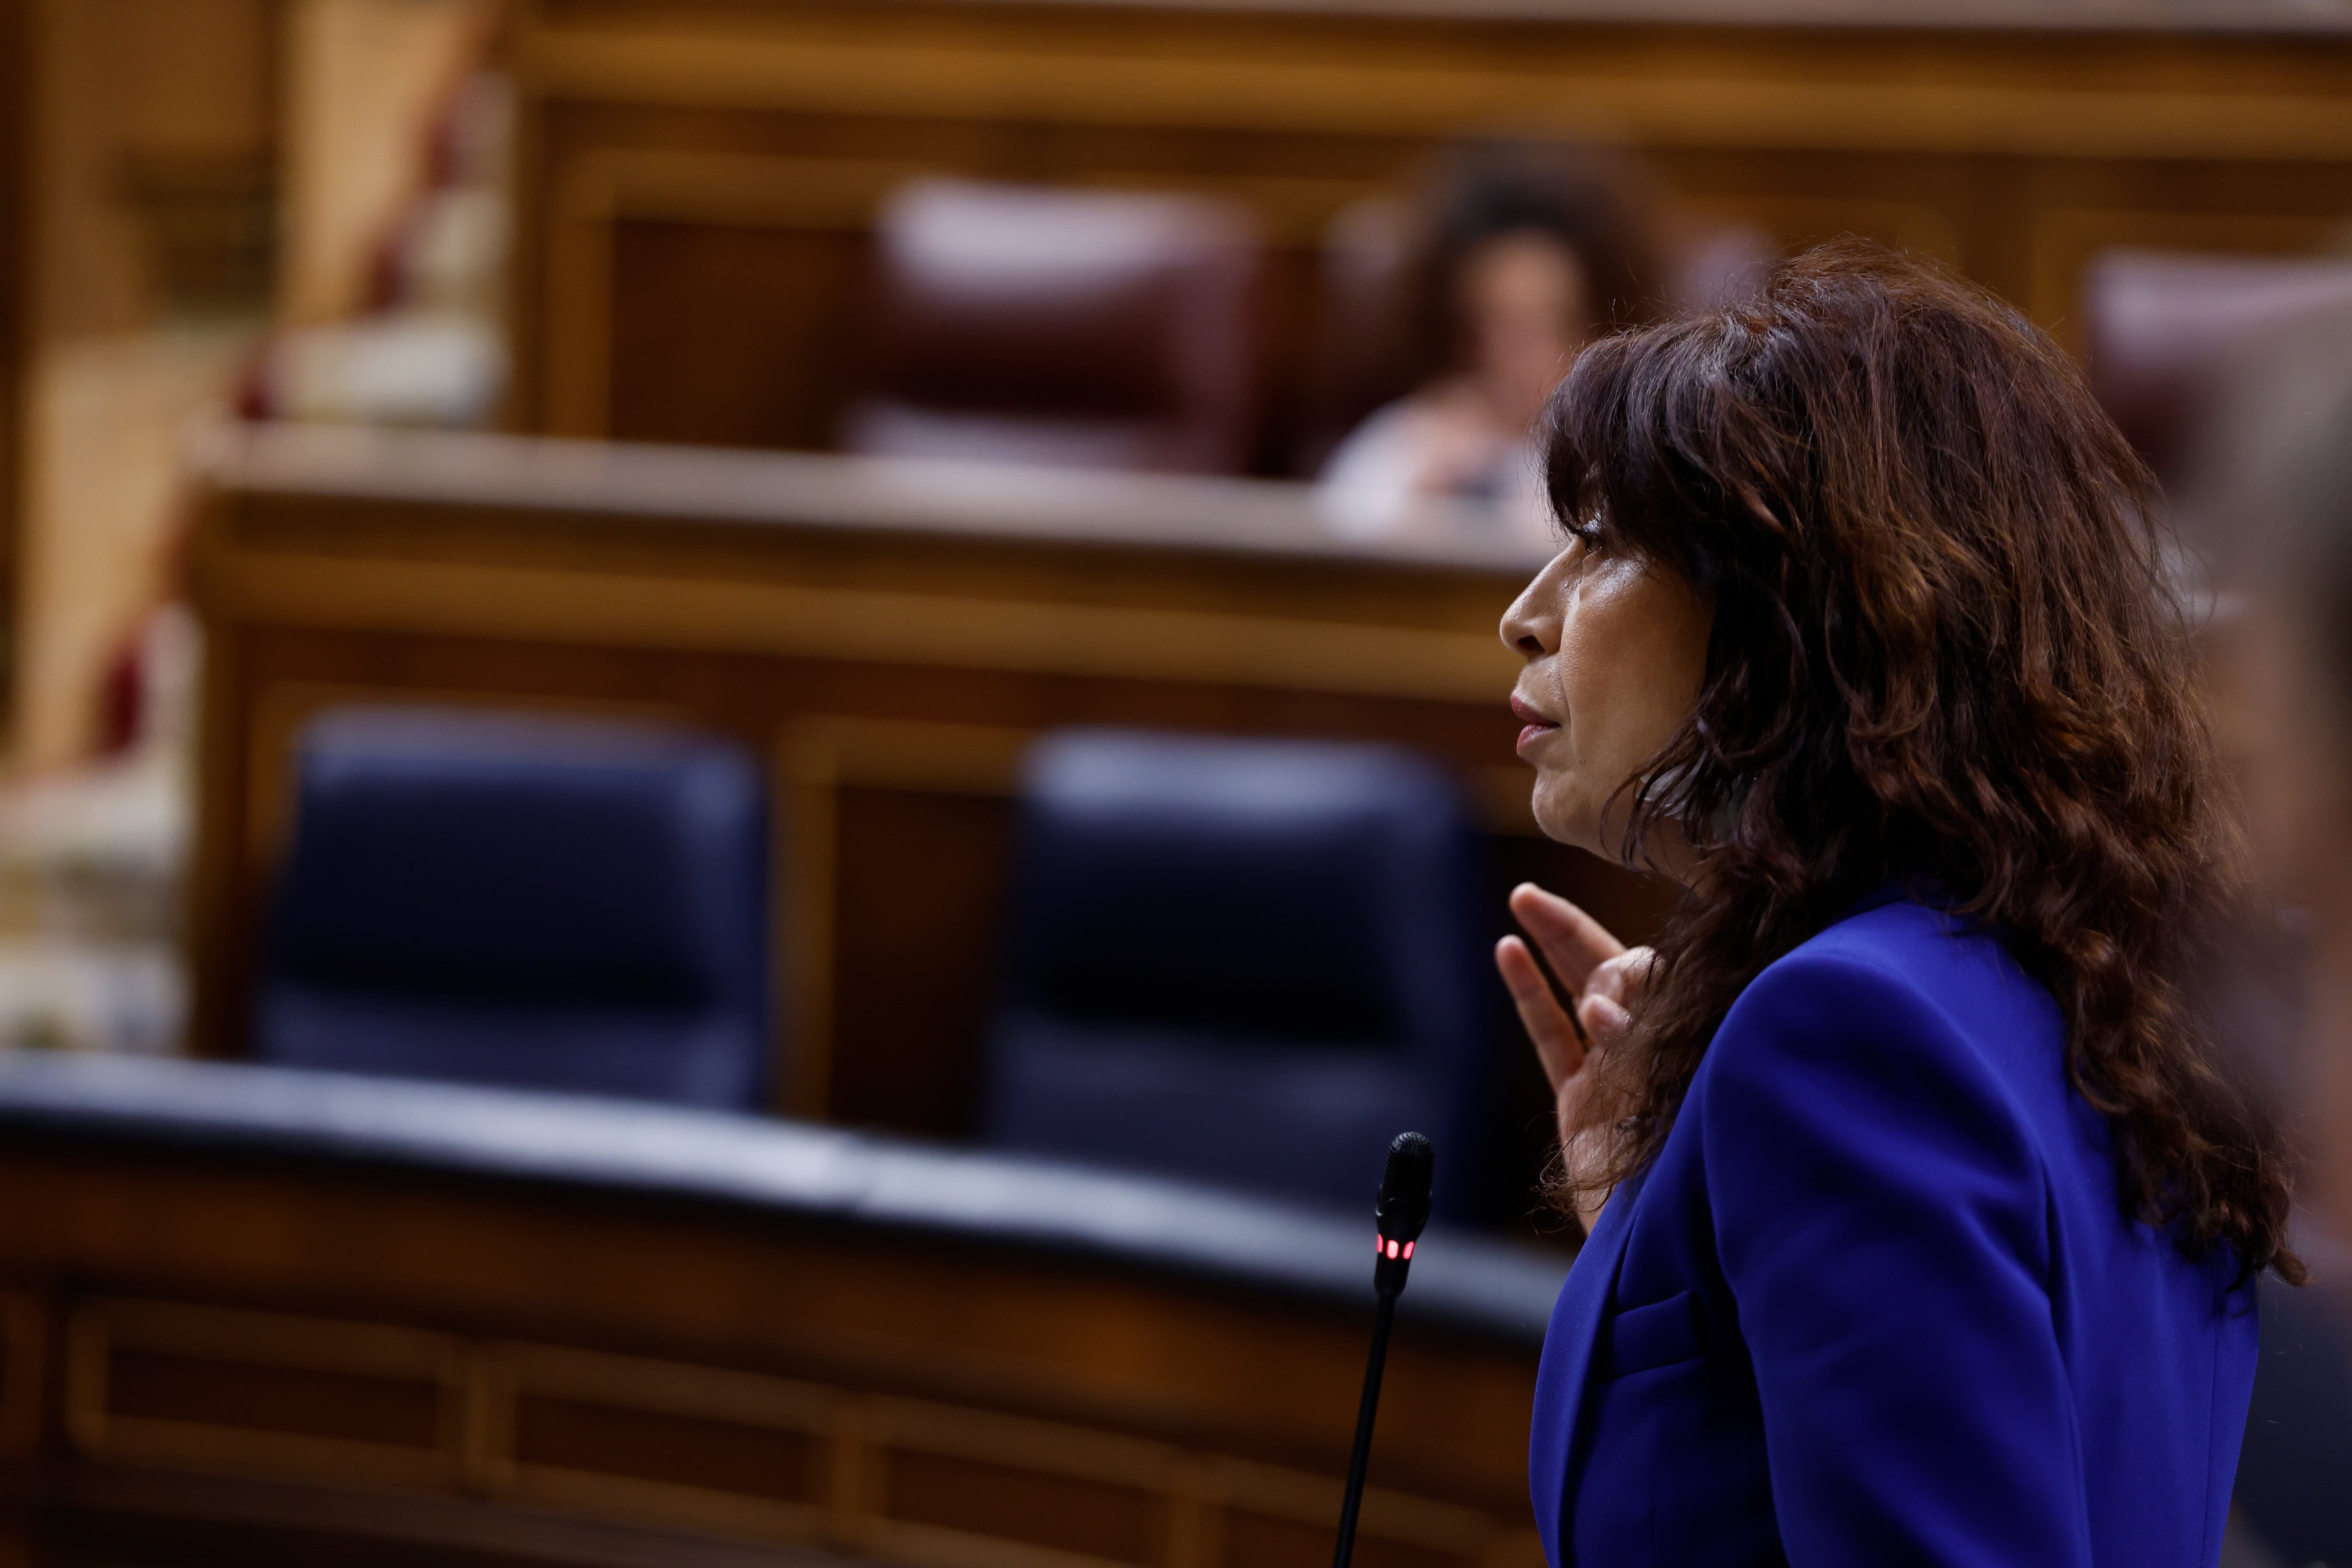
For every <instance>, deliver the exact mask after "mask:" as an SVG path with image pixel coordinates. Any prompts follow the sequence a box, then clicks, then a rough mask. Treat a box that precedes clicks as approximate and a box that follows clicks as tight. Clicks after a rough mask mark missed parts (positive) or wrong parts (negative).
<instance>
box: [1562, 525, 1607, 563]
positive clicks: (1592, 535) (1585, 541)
mask: <svg viewBox="0 0 2352 1568" xmlns="http://www.w3.org/2000/svg"><path fill="white" fill-rule="evenodd" d="M1568 536H1569V537H1570V539H1573V540H1575V541H1576V542H1577V543H1579V544H1580V545H1582V546H1583V547H1584V552H1585V553H1586V554H1588V555H1590V554H1591V553H1592V552H1595V551H1597V550H1599V549H1600V548H1601V523H1600V521H1599V520H1598V519H1596V518H1587V519H1585V520H1584V521H1582V522H1574V523H1570V525H1569V529H1568Z"/></svg>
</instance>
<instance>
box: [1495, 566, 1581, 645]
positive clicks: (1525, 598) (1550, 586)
mask: <svg viewBox="0 0 2352 1568" xmlns="http://www.w3.org/2000/svg"><path fill="white" fill-rule="evenodd" d="M1571 548H1573V547H1571ZM1568 555H1569V552H1568V551H1566V550H1563V551H1561V552H1559V554H1558V555H1555V556H1553V557H1552V558H1551V560H1550V561H1549V563H1546V565H1545V566H1544V569H1543V570H1542V571H1540V572H1538V573H1537V574H1536V575H1535V580H1534V581H1533V582H1531V583H1529V584H1528V585H1527V586H1526V587H1524V588H1522V589H1520V590H1519V596H1518V597H1517V598H1516V599H1514V600H1512V601H1511V607H1510V608H1509V609H1507V610H1505V611H1504V612H1503V624H1502V627H1501V631H1502V637H1503V645H1504V646H1505V647H1508V648H1509V649H1510V650H1511V651H1512V652H1513V653H1516V654H1517V655H1518V656H1519V657H1520V658H1526V659H1537V658H1543V657H1544V655H1546V654H1549V653H1557V652H1559V626H1560V608H1559V600H1560V587H1561V584H1562V583H1563V582H1564V581H1565V577H1564V574H1563V572H1562V565H1563V563H1565V562H1566V561H1567V559H1568Z"/></svg>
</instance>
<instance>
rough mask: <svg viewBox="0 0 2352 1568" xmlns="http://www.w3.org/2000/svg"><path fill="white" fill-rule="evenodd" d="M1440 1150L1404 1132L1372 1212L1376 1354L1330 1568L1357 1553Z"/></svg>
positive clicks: (1344, 1566) (1343, 1567) (1369, 1366)
mask: <svg viewBox="0 0 2352 1568" xmlns="http://www.w3.org/2000/svg"><path fill="white" fill-rule="evenodd" d="M1436 1164H1437V1154H1436V1151H1435V1150H1433V1149H1432V1148H1431V1147H1430V1142H1429V1140H1428V1139H1426V1138H1424V1137H1423V1136H1422V1135H1421V1134H1420V1133H1418V1132H1400V1133H1398V1134H1397V1136H1396V1141H1395V1142H1392V1143H1391V1144H1390V1145H1389V1163H1388V1168H1387V1169H1386V1170H1385V1171H1384V1172H1383V1173H1381V1194H1380V1200H1379V1202H1378V1204H1377V1205H1375V1207H1374V1208H1373V1211H1372V1213H1373V1216H1374V1223H1375V1238H1376V1242H1377V1246H1376V1248H1375V1253H1374V1256H1375V1258H1377V1261H1375V1262H1374V1263H1373V1265H1372V1296H1373V1300H1374V1303H1375V1304H1374V1306H1373V1308H1372V1353H1371V1359H1370V1362H1369V1363H1366V1365H1365V1367H1364V1400H1363V1404H1362V1405H1360V1406H1359V1407H1358V1408H1357V1411H1356V1444H1355V1447H1354V1448H1353V1449H1351V1450H1350V1451H1349V1455H1348V1493H1347V1496H1346V1498H1345V1499H1343V1500H1341V1502H1340V1504H1339V1549H1338V1550H1337V1551H1336V1552H1333V1553H1332V1557H1331V1568H1348V1563H1349V1559H1350V1558H1351V1557H1353V1556H1354V1555H1355V1552H1356V1514H1357V1512H1358V1510H1360V1509H1361V1508H1362V1507H1363V1505H1364V1468H1365V1467H1366V1466H1367V1465H1368V1464H1370V1462H1371V1458H1372V1418H1373V1417H1374V1416H1375V1415H1378V1414H1379V1411H1380V1405H1381V1371H1382V1369H1383V1368H1385V1367H1386V1366H1387V1365H1388V1359H1389V1325H1390V1324H1391V1323H1392V1322H1394V1321H1396V1303H1397V1297H1398V1296H1400V1295H1402V1293H1403V1291H1404V1280H1405V1276H1406V1275H1407V1274H1409V1273H1411V1272H1412V1246H1413V1243H1414V1242H1415V1241H1417V1240H1419V1239H1420V1238H1421V1231H1422V1227H1423V1226H1425V1225H1427V1224H1428V1223H1429V1188H1430V1179H1431V1177H1432V1176H1433V1175H1434V1174H1435V1172H1436Z"/></svg>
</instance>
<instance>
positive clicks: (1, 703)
mask: <svg viewBox="0 0 2352 1568" xmlns="http://www.w3.org/2000/svg"><path fill="white" fill-rule="evenodd" d="M37 5H38V0H0V725H5V722H6V721H8V719H9V717H10V715H11V714H13V712H14V710H15V707H16V703H15V696H14V693H15V689H16V635H17V622H18V613H17V595H18V575H19V567H18V563H19V561H20V560H21V558H22V555H23V530H24V509H25V503H26V472H25V443H26V436H27V434H28V431H27V420H28V414H27V410H26V393H27V391H28V389H29V387H30V384H31V377H32V331H33V279H34V266H33V262H34V254H35V239H34V226H33V216H34V201H33V158H34V153H33V140H34V137H33V128H34V123H35V114H34V82H33V65H34V61H35V60H36V59H37V58H38V55H39V51H38V49H37V47H36V43H37V40H36V38H35V37H34V26H35V24H36V20H37Z"/></svg>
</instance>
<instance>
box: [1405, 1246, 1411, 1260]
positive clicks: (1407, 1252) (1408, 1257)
mask: <svg viewBox="0 0 2352 1568" xmlns="http://www.w3.org/2000/svg"><path fill="white" fill-rule="evenodd" d="M1404 1255H1405V1258H1406V1260H1407V1261H1411V1260H1412V1243H1411V1242H1410V1241H1408V1242H1406V1243H1405V1244H1404Z"/></svg>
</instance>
